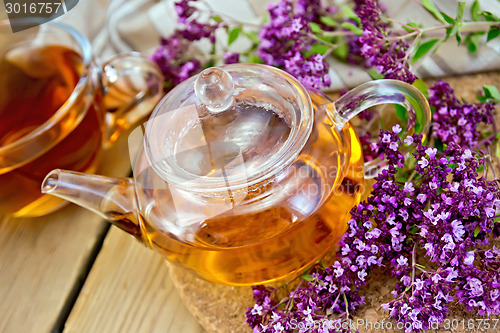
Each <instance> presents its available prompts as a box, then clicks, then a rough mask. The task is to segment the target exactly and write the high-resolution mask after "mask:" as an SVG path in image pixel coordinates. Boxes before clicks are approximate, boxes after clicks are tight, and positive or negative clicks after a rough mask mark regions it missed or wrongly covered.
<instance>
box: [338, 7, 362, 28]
mask: <svg viewBox="0 0 500 333" xmlns="http://www.w3.org/2000/svg"><path fill="white" fill-rule="evenodd" d="M341 8H342V13H344V16H345V17H347V18H348V19H351V20H353V21H354V22H356V23H357V24H361V19H360V18H359V16H358V15H357V14H356V13H355V12H354V11H353V10H352V8H351V7H349V6H346V5H343V6H342V7H341Z"/></svg>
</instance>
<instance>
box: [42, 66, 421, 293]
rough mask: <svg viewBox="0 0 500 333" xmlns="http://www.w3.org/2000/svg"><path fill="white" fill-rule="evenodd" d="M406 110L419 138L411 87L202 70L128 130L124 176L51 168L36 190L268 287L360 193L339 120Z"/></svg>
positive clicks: (334, 229)
mask: <svg viewBox="0 0 500 333" xmlns="http://www.w3.org/2000/svg"><path fill="white" fill-rule="evenodd" d="M384 103H395V104H400V105H403V106H404V107H405V108H406V109H407V110H408V115H409V117H408V118H409V121H408V124H407V126H406V131H405V133H403V135H408V134H412V133H424V134H425V133H426V132H427V130H428V127H429V119H430V110H429V106H428V104H427V101H426V99H425V98H424V97H423V95H422V94H421V93H420V92H419V91H418V90H417V89H415V88H414V87H412V86H410V85H408V84H406V83H403V82H400V81H394V80H378V81H373V82H369V83H366V84H363V85H361V86H359V87H357V88H355V89H353V90H351V91H350V92H348V93H347V94H345V95H343V96H342V97H341V98H340V99H338V100H337V101H336V102H335V103H334V102H332V101H330V100H329V99H328V98H326V97H325V96H323V95H322V94H321V93H319V92H312V91H307V90H306V89H305V88H304V87H303V86H302V85H301V84H300V83H299V82H298V81H297V80H296V79H295V78H293V77H292V76H290V75H289V74H287V73H285V72H283V71H281V70H279V69H276V68H273V67H269V66H264V65H256V64H233V65H226V66H222V67H213V68H208V69H206V70H204V71H203V72H202V73H200V74H199V75H197V76H194V77H192V78H190V79H188V80H186V81H184V82H183V83H182V84H180V85H178V86H177V87H176V88H175V89H173V90H172V91H171V92H170V93H169V94H168V95H167V96H165V97H164V98H163V100H162V101H161V102H160V103H159V104H158V105H157V107H156V109H155V110H154V112H153V114H152V116H151V118H150V120H149V121H148V122H146V123H145V124H143V125H142V126H140V127H138V128H137V129H135V130H134V131H133V132H132V133H131V134H130V136H129V150H130V157H131V163H132V167H133V179H123V178H121V179H115V178H107V177H102V176H95V175H88V174H82V173H77V172H72V171H63V170H54V171H52V172H51V173H49V174H48V175H47V177H46V178H45V180H44V182H43V184H42V192H44V193H48V194H51V195H55V196H58V197H61V198H64V199H66V200H69V201H72V202H74V203H76V204H78V205H80V206H83V207H85V208H88V209H90V210H92V211H94V212H96V213H98V214H100V215H102V216H103V217H104V218H106V219H107V220H109V221H111V222H112V223H113V224H115V225H116V226H118V227H119V228H121V229H123V230H124V231H126V232H128V233H130V234H131V235H133V236H134V237H136V238H137V239H138V240H140V241H141V242H143V243H144V244H145V245H147V246H149V247H151V248H153V249H155V250H157V251H159V252H160V253H161V254H162V255H163V256H164V257H165V258H166V259H167V260H169V261H171V262H174V263H178V264H181V265H182V266H184V267H186V268H188V269H190V270H192V271H194V272H195V273H197V274H198V275H199V276H200V277H202V278H204V279H206V280H209V281H213V282H217V283H222V284H229V285H250V284H258V283H266V282H270V281H274V280H277V279H281V278H285V277H287V276H290V275H293V274H296V273H297V272H299V271H301V270H302V269H304V268H305V267H307V266H309V265H311V264H312V263H314V262H315V261H316V260H318V259H319V258H321V257H322V256H323V255H324V254H325V253H326V252H327V251H328V250H330V249H331V248H332V247H334V246H335V245H336V244H337V243H338V241H339V240H340V237H341V236H342V235H343V234H344V232H345V231H346V229H347V221H348V219H349V211H350V209H351V208H352V207H353V206H354V205H356V204H357V203H358V202H359V200H360V196H361V194H362V192H363V190H364V186H363V180H364V176H365V174H367V175H374V174H376V172H377V170H378V169H379V167H380V166H379V162H380V161H372V162H370V164H366V165H365V164H364V161H363V154H362V150H361V145H360V142H359V139H358V137H357V135H356V132H355V131H354V129H353V127H352V126H351V125H350V123H349V119H350V118H352V117H354V116H355V115H356V114H358V113H359V112H361V111H362V110H365V109H366V108H368V107H371V106H374V105H378V104H384Z"/></svg>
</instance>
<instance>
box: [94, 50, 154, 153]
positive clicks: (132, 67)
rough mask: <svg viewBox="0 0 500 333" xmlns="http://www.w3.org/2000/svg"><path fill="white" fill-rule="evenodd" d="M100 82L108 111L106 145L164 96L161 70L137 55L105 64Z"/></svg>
mask: <svg viewBox="0 0 500 333" xmlns="http://www.w3.org/2000/svg"><path fill="white" fill-rule="evenodd" d="M100 83H101V86H102V88H103V103H104V106H105V107H106V109H107V114H106V126H107V140H106V141H105V145H106V146H109V145H111V144H112V143H114V142H115V141H116V139H118V137H119V136H120V134H121V133H122V132H123V131H125V130H126V129H128V128H130V127H131V126H133V125H135V124H136V123H137V122H138V121H139V120H141V119H143V118H144V117H145V116H147V115H148V114H149V113H150V112H151V111H152V110H153V108H154V107H155V105H156V103H157V102H158V101H159V100H160V98H161V96H162V93H163V88H162V86H163V75H162V73H161V71H160V69H159V68H158V66H157V65H156V64H155V63H153V62H152V61H151V60H149V59H148V58H146V57H145V56H142V55H140V54H139V53H136V52H131V53H126V54H120V55H117V56H115V57H113V58H112V59H111V60H109V61H107V62H105V63H104V64H103V65H102V66H101V75H100ZM131 95H132V97H131Z"/></svg>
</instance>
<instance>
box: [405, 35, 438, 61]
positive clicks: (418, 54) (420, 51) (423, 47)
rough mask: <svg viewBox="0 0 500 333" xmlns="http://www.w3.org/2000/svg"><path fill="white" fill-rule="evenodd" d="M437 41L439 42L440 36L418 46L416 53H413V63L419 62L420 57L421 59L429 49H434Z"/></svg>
mask: <svg viewBox="0 0 500 333" xmlns="http://www.w3.org/2000/svg"><path fill="white" fill-rule="evenodd" d="M437 42H439V38H433V39H430V40H428V41H426V42H423V43H421V44H420V45H419V46H417V49H416V50H415V54H414V55H413V58H412V62H413V63H415V62H417V61H418V60H419V59H421V58H422V57H423V56H425V55H426V54H427V53H429V51H430V50H431V49H432V47H433V46H434V45H436V43H437Z"/></svg>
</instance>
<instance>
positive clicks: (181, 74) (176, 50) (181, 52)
mask: <svg viewBox="0 0 500 333" xmlns="http://www.w3.org/2000/svg"><path fill="white" fill-rule="evenodd" d="M194 1H196V0H181V1H178V2H176V3H175V11H176V13H177V15H178V22H179V24H180V25H181V27H179V28H177V29H176V30H175V31H174V33H173V34H172V35H171V36H170V37H168V38H162V39H161V40H160V45H159V46H158V48H157V49H156V50H155V52H154V53H153V55H152V56H151V60H152V61H154V62H155V63H156V64H158V66H159V67H160V69H161V71H162V73H163V76H164V78H165V82H166V84H167V85H168V86H167V87H166V88H167V89H169V88H172V87H173V86H174V85H176V84H179V83H180V82H182V81H184V80H186V79H187V78H189V77H191V76H192V75H194V74H196V73H198V72H199V71H200V70H201V69H202V68H203V66H204V64H202V63H201V61H200V60H199V59H200V58H201V57H200V54H198V53H197V52H195V51H194V50H193V49H192V42H193V41H197V40H201V39H204V38H207V39H209V40H210V41H211V42H212V43H214V42H215V30H216V29H217V28H218V27H219V24H218V23H200V22H198V21H197V20H196V18H195V17H194V16H195V13H196V8H195V7H193V6H191V5H190V3H191V2H194ZM189 50H191V52H190V51H189Z"/></svg>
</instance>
